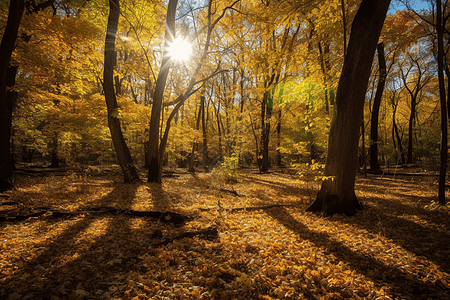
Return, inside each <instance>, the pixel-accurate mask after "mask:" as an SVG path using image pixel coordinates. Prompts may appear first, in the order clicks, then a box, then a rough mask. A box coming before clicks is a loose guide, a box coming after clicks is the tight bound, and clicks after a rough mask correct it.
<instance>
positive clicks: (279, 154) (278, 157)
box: [277, 107, 282, 167]
mask: <svg viewBox="0 0 450 300" xmlns="http://www.w3.org/2000/svg"><path fill="white" fill-rule="evenodd" d="M280 146H281V107H280V108H279V110H278V118H277V166H278V167H281V165H282V159H281V151H280Z"/></svg>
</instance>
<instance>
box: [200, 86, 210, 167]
mask: <svg viewBox="0 0 450 300" xmlns="http://www.w3.org/2000/svg"><path fill="white" fill-rule="evenodd" d="M200 101H201V102H200V109H201V111H202V146H203V149H202V154H203V159H202V163H203V168H204V169H205V172H208V170H209V156H208V134H207V127H206V123H207V116H208V110H207V108H206V109H205V107H206V106H207V105H206V90H203V94H202V95H201V96H200ZM208 107H209V105H208Z"/></svg>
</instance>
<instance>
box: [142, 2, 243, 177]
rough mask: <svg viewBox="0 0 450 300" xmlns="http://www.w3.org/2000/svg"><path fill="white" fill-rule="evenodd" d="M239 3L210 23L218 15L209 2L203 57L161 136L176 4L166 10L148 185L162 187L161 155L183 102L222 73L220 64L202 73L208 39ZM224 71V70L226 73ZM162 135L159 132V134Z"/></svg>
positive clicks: (208, 44)
mask: <svg viewBox="0 0 450 300" xmlns="http://www.w3.org/2000/svg"><path fill="white" fill-rule="evenodd" d="M239 1H240V0H236V1H234V2H232V3H231V4H229V5H227V6H225V7H224V8H223V9H222V12H221V13H220V14H219V16H218V17H216V18H215V19H213V16H214V15H215V14H216V13H217V10H218V9H217V7H214V8H213V1H212V0H210V1H209V2H208V5H207V14H206V30H205V32H206V33H205V38H204V45H203V49H202V54H201V55H200V58H199V60H198V63H197V65H196V67H195V69H194V70H193V72H192V73H191V74H190V78H189V80H188V84H187V87H186V89H185V91H184V93H182V94H180V95H179V96H178V97H177V98H176V99H175V100H173V101H171V102H170V103H171V105H175V107H174V108H173V109H172V111H171V113H170V114H169V116H168V118H167V120H166V127H165V128H164V133H163V135H162V137H161V139H160V138H159V136H160V132H159V131H160V129H161V127H160V126H161V124H160V123H161V107H162V105H163V98H164V90H165V88H166V81H167V76H168V74H169V71H170V66H171V59H170V56H169V55H168V53H167V51H168V46H169V45H170V43H171V41H172V38H173V37H175V12H176V4H177V0H170V1H169V4H168V8H167V17H166V33H165V41H164V53H163V59H162V63H161V70H160V74H159V75H158V79H157V80H156V86H155V92H154V95H153V107H152V114H151V119H150V133H149V155H150V163H149V169H148V182H156V183H161V177H162V162H163V158H164V152H165V148H166V145H167V139H168V137H169V131H170V123H171V121H172V119H173V118H174V117H175V115H176V114H177V113H178V110H179V109H180V107H181V106H183V105H184V103H185V101H186V100H187V99H188V98H189V97H190V96H192V95H193V94H195V93H196V92H197V91H199V90H201V89H202V88H203V86H204V83H205V82H206V81H208V80H209V79H210V78H212V77H214V76H216V75H217V74H220V73H223V72H224V71H223V70H220V64H219V65H217V68H215V70H213V71H212V72H211V71H210V70H205V67H208V66H207V64H206V59H207V57H208V54H209V47H210V45H211V36H212V33H213V30H214V28H215V27H216V25H217V24H218V23H219V21H220V20H221V19H222V18H223V17H224V16H225V14H226V13H227V11H228V10H231V9H232V8H233V6H234V5H236V3H238V2H239ZM225 71H226V70H225ZM207 72H210V75H209V76H201V77H202V79H198V78H197V77H200V74H206V73H207ZM161 131H162V130H161Z"/></svg>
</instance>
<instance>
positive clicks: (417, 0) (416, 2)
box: [388, 0, 429, 14]
mask: <svg viewBox="0 0 450 300" xmlns="http://www.w3.org/2000/svg"><path fill="white" fill-rule="evenodd" d="M410 3H411V5H412V7H413V8H414V9H415V10H417V11H420V10H423V9H429V3H428V1H421V0H410ZM403 9H406V7H405V6H404V5H403V4H402V3H401V2H400V1H392V2H391V6H390V7H389V12H388V13H389V14H391V13H395V11H397V10H403Z"/></svg>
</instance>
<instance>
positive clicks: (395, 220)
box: [346, 199, 450, 273]
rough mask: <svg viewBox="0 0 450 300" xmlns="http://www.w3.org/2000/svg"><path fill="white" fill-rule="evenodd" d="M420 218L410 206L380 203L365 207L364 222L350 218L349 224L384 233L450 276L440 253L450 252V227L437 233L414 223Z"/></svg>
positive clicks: (445, 227) (433, 228)
mask: <svg viewBox="0 0 450 300" xmlns="http://www.w3.org/2000/svg"><path fill="white" fill-rule="evenodd" d="M402 208H404V210H402ZM393 211H395V213H397V214H398V215H395V213H393ZM419 211H420V210H419ZM406 212H408V213H406ZM417 216H419V217H417ZM416 217H417V218H416ZM421 217H422V216H420V214H419V213H417V214H414V212H411V207H410V206H407V205H400V204H398V203H396V204H395V207H394V206H393V205H392V203H389V201H388V200H384V199H377V205H376V207H375V206H372V205H371V204H366V211H365V212H364V218H348V219H347V220H346V222H347V223H348V224H351V225H355V226H357V227H359V228H364V229H366V230H367V231H369V232H371V233H373V234H379V233H380V229H381V231H382V232H381V233H382V234H383V235H385V237H387V238H389V239H391V240H392V241H393V242H394V243H395V244H397V245H399V246H401V247H402V248H404V249H405V250H407V251H409V252H411V253H414V254H415V255H417V256H424V257H427V259H429V260H430V261H432V262H433V263H435V264H436V265H438V266H440V268H441V271H443V272H446V273H450V261H449V260H448V258H446V257H442V254H440V253H439V252H440V251H441V252H443V253H444V252H445V253H447V251H448V249H449V246H448V245H449V244H450V233H449V232H450V231H449V229H450V227H449V226H448V224H441V225H442V226H441V227H440V230H435V228H436V227H435V226H434V227H428V226H425V225H422V224H420V223H417V222H415V221H420V218H421ZM417 219H419V220H417ZM442 220H445V219H442ZM376 224H380V226H381V228H380V226H378V227H377V226H373V225H376Z"/></svg>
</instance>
